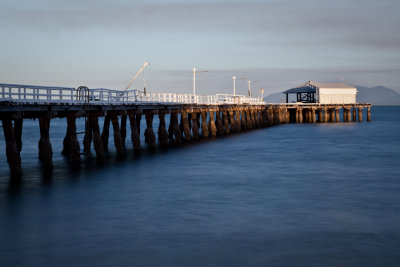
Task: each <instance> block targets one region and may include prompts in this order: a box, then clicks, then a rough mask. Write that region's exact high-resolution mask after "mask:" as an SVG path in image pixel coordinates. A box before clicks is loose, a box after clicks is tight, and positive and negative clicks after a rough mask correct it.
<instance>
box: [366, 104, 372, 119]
mask: <svg viewBox="0 0 400 267" xmlns="http://www.w3.org/2000/svg"><path fill="white" fill-rule="evenodd" d="M367 121H371V107H370V106H368V107H367Z"/></svg>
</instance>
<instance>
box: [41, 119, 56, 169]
mask: <svg viewBox="0 0 400 267" xmlns="http://www.w3.org/2000/svg"><path fill="white" fill-rule="evenodd" d="M39 126H40V140H39V145H38V147H39V159H40V160H41V161H42V163H43V167H44V168H45V169H52V168H53V149H52V147H51V143H50V135H49V130H50V116H49V115H48V114H46V115H42V116H40V117H39Z"/></svg>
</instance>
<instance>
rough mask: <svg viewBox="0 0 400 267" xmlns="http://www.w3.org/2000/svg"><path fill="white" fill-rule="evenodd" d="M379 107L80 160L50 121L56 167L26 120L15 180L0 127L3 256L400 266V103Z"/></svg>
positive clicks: (86, 261) (43, 260) (18, 259)
mask: <svg viewBox="0 0 400 267" xmlns="http://www.w3.org/2000/svg"><path fill="white" fill-rule="evenodd" d="M372 112H373V121H372V122H371V123H366V122H363V123H361V124H359V123H350V124H348V123H346V124H343V123H339V124H315V125H312V124H302V125H296V124H291V125H281V126H276V127H273V128H266V129H261V130H254V131H251V132H247V133H245V134H236V135H232V136H229V137H226V138H220V139H215V140H211V141H208V142H200V143H198V144H195V145H190V146H184V147H181V148H176V149H169V150H167V151H157V152H155V153H154V154H149V153H144V155H142V156H140V157H137V158H135V157H134V156H133V153H132V151H128V156H127V157H126V158H125V159H124V160H119V161H118V160H116V159H115V156H114V155H113V153H111V155H110V158H109V159H107V162H106V164H104V166H96V164H95V163H94V162H92V163H88V164H87V166H85V167H83V168H82V169H81V170H80V171H78V172H72V171H70V170H69V168H68V164H67V163H66V161H65V160H64V159H63V158H62V157H61V156H60V155H59V153H60V151H61V147H60V145H61V140H62V138H63V134H64V131H65V128H64V127H65V122H64V121H61V120H54V121H52V125H51V127H52V136H51V138H52V144H53V150H54V160H55V170H54V175H53V179H51V180H46V179H42V174H41V171H40V168H39V163H38V161H37V155H36V147H37V140H38V138H37V136H36V134H37V133H38V126H37V124H38V122H37V121H34V122H26V123H25V125H24V137H23V138H24V141H25V142H24V144H23V154H22V156H23V171H24V179H23V182H22V183H21V184H20V185H18V186H14V187H12V186H10V185H9V182H8V167H7V165H6V161H5V159H4V157H5V155H4V151H5V149H4V141H3V140H4V139H3V136H2V133H1V136H0V150H1V154H0V155H1V158H0V265H1V266H18V265H35V266H45V265H47V266H49V265H50V266H53V265H58V266H64V265H74V266H75V265H78V266H87V265H99V266H104V265H105V266H119V265H125V266H127V265H129V266H244V265H246V266H400V252H399V251H400V250H399V249H400V175H399V174H400V164H399V163H400V107H374V108H373V110H372ZM110 145H113V142H112V141H111V140H110ZM127 147H128V148H130V147H131V144H130V143H128V144H127Z"/></svg>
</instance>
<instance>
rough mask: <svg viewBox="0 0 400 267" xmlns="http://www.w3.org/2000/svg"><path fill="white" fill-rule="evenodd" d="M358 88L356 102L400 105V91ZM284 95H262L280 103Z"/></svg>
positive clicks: (268, 100) (376, 87) (385, 88)
mask: <svg viewBox="0 0 400 267" xmlns="http://www.w3.org/2000/svg"><path fill="white" fill-rule="evenodd" d="M356 88H357V89H358V93H357V102H359V103H371V104H373V105H400V93H398V92H397V91H395V90H393V89H390V88H387V87H384V86H375V87H362V86H356ZM285 99H286V98H285V95H284V94H282V93H276V94H271V95H269V96H266V97H264V101H265V102H267V103H281V101H282V102H284V101H285Z"/></svg>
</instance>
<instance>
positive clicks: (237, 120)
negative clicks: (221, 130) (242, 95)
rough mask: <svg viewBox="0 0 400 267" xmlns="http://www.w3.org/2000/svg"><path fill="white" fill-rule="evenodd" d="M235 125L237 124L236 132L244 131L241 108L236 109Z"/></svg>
mask: <svg viewBox="0 0 400 267" xmlns="http://www.w3.org/2000/svg"><path fill="white" fill-rule="evenodd" d="M235 124H236V132H240V131H242V127H241V122H240V109H239V108H236V110H235Z"/></svg>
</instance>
